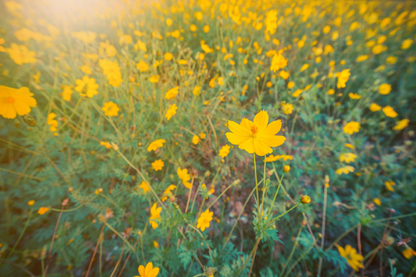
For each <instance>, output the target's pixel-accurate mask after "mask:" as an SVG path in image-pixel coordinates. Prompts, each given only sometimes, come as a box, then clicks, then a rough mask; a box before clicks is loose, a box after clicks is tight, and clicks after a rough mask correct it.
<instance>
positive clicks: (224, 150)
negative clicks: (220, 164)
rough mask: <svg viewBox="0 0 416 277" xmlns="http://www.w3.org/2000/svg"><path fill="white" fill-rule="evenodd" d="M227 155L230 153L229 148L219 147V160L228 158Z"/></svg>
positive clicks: (225, 146) (226, 146)
mask: <svg viewBox="0 0 416 277" xmlns="http://www.w3.org/2000/svg"><path fill="white" fill-rule="evenodd" d="M229 153H230V146H229V145H224V146H223V147H221V149H220V152H219V155H220V157H221V158H225V157H227V156H228V154H229Z"/></svg>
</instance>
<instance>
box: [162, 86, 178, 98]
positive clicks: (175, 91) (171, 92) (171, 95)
mask: <svg viewBox="0 0 416 277" xmlns="http://www.w3.org/2000/svg"><path fill="white" fill-rule="evenodd" d="M178 92H179V87H174V88H171V89H170V90H168V91H167V92H166V94H165V99H167V100H170V99H173V98H175V97H176V95H177V94H178Z"/></svg>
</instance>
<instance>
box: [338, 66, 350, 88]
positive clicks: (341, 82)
mask: <svg viewBox="0 0 416 277" xmlns="http://www.w3.org/2000/svg"><path fill="white" fill-rule="evenodd" d="M350 75H351V73H350V70H349V69H344V70H343V71H341V72H338V73H337V77H338V82H337V88H345V86H346V83H347V81H348V79H349V78H350Z"/></svg>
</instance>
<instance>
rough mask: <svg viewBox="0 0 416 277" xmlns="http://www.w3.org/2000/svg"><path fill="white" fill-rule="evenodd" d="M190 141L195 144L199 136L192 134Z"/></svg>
mask: <svg viewBox="0 0 416 277" xmlns="http://www.w3.org/2000/svg"><path fill="white" fill-rule="evenodd" d="M192 143H193V144H195V145H197V144H198V143H199V137H198V136H193V137H192Z"/></svg>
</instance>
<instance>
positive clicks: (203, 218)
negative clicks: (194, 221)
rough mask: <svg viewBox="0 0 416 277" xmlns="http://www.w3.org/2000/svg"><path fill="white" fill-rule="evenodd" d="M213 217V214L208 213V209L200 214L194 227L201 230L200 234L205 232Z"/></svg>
mask: <svg viewBox="0 0 416 277" xmlns="http://www.w3.org/2000/svg"><path fill="white" fill-rule="evenodd" d="M213 215H214V213H213V212H210V211H209V209H207V210H206V211H205V212H203V213H201V215H200V216H199V218H198V225H196V228H199V229H201V231H202V232H203V231H205V229H206V228H209V223H210V222H211V221H212V216H213Z"/></svg>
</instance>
